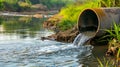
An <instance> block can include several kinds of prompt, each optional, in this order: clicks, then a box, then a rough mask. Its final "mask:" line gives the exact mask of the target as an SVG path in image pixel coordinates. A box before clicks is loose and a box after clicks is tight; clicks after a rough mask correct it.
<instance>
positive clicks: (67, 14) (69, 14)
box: [58, 1, 100, 30]
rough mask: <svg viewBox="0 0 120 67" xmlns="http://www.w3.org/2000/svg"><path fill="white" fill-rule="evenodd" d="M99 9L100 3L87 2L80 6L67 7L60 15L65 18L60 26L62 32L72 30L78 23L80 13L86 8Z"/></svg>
mask: <svg viewBox="0 0 120 67" xmlns="http://www.w3.org/2000/svg"><path fill="white" fill-rule="evenodd" d="M97 7H100V4H99V1H94V2H87V3H84V4H79V5H78V4H77V5H76V4H72V5H67V6H66V7H65V8H62V9H61V11H60V13H59V15H62V16H63V19H62V21H61V22H60V23H59V24H58V26H59V28H61V29H62V30H67V29H70V28H72V27H73V26H74V25H75V24H76V23H77V20H78V17H79V15H80V13H81V12H82V11H83V10H84V9H85V8H97ZM64 23H65V24H66V25H65V24H64ZM69 26H72V27H69ZM64 28H65V29H64Z"/></svg>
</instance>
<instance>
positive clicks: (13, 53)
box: [0, 16, 96, 67]
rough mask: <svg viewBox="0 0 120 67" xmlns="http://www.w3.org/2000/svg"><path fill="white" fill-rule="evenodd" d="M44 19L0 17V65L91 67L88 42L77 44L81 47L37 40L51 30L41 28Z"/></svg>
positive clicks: (91, 56) (3, 66)
mask: <svg viewBox="0 0 120 67" xmlns="http://www.w3.org/2000/svg"><path fill="white" fill-rule="evenodd" d="M44 20H46V19H45V18H44V19H36V18H30V17H10V16H1V17H0V21H1V22H0V67H81V66H82V65H85V66H88V67H89V66H91V65H92V66H95V64H96V63H94V62H95V60H94V59H95V58H94V56H93V55H92V49H93V46H91V45H81V44H83V43H80V45H81V46H80V47H76V46H74V45H73V44H72V43H61V42H56V41H50V40H45V41H42V40H40V37H43V36H48V35H51V34H53V33H54V32H52V31H49V30H46V29H43V28H42V22H43V21H44ZM80 35H81V34H80ZM83 38H84V37H82V38H81V39H83ZM78 41H79V40H78ZM91 63H93V64H94V65H93V64H91Z"/></svg>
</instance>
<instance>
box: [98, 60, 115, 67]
mask: <svg viewBox="0 0 120 67" xmlns="http://www.w3.org/2000/svg"><path fill="white" fill-rule="evenodd" d="M97 60H98V63H99V65H98V67H117V65H116V64H115V63H114V62H115V61H113V60H112V59H106V58H103V60H100V59H99V58H97Z"/></svg>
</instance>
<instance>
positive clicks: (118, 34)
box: [106, 22, 120, 41]
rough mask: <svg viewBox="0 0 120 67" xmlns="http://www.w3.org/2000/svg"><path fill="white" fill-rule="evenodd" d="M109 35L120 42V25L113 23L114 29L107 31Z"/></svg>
mask: <svg viewBox="0 0 120 67" xmlns="http://www.w3.org/2000/svg"><path fill="white" fill-rule="evenodd" d="M106 32H108V33H109V34H108V35H106V36H109V37H111V39H113V38H115V39H117V40H118V41H120V24H118V25H117V24H116V23H115V22H114V23H113V28H111V29H110V30H106Z"/></svg>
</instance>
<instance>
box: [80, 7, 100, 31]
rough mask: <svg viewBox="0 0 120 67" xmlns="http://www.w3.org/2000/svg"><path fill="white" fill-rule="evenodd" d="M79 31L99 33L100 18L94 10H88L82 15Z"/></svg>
mask: <svg viewBox="0 0 120 67" xmlns="http://www.w3.org/2000/svg"><path fill="white" fill-rule="evenodd" d="M78 29H79V31H80V32H81V33H82V32H86V31H92V32H97V29H98V17H97V15H96V13H95V12H94V11H93V10H90V9H87V10H84V11H83V12H82V13H81V15H80V17H79V20H78Z"/></svg>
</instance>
